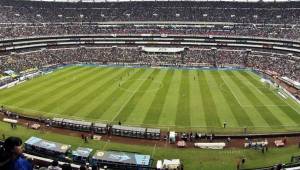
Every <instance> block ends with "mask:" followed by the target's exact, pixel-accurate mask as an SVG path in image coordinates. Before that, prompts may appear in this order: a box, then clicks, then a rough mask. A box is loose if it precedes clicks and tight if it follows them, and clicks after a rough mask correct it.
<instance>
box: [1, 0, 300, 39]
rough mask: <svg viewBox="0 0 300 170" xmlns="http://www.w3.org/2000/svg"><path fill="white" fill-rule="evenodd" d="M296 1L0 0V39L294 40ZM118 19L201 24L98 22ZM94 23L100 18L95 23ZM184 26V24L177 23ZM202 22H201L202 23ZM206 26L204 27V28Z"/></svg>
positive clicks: (298, 16) (298, 14) (298, 32)
mask: <svg viewBox="0 0 300 170" xmlns="http://www.w3.org/2000/svg"><path fill="white" fill-rule="evenodd" d="M299 4H300V3H297V2H285V3H266V4H264V3H262V4H260V3H242V2H240V3H238V2H236V3H230V2H227V3H221V2H217V3H216V2H189V3H183V2H174V1H173V2H131V3H126V2H125V3H110V2H106V3H95V4H94V3H93V4H92V5H91V3H53V2H30V1H15V0H12V1H6V0H4V1H1V2H0V21H1V23H0V38H11V37H20V36H33V35H62V34H96V33H124V34H126V33H137V34H139V33H154V34H155V33H157V34H200V35H201V34H203V35H210V34H213V35H242V36H258V37H274V38H285V39H299V38H300V28H299V26H297V25H298V24H299V23H300V5H299ZM119 21H173V22H174V21H185V22H186V21H191V22H201V23H202V24H203V23H205V24H203V25H204V26H203V25H202V26H197V25H196V26H193V25H192V26H188V25H185V26H182V25H181V26H178V27H176V25H172V24H170V25H167V26H166V25H164V26H161V25H159V24H158V25H157V24H156V25H155V24H154V25H150V26H149V25H148V24H146V26H144V27H142V26H141V24H125V25H117V26H116V25H114V26H112V25H110V26H109V25H106V24H104V25H103V22H119ZM99 22H102V26H101V24H99ZM147 25H148V26H147ZM183 25H184V24H183ZM205 25H206V26H205ZM207 25H208V26H207Z"/></svg>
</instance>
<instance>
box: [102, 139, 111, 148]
mask: <svg viewBox="0 0 300 170" xmlns="http://www.w3.org/2000/svg"><path fill="white" fill-rule="evenodd" d="M109 142H110V140H109V139H107V141H106V142H105V144H104V145H103V147H102V150H103V151H104V150H105V148H106V146H107V144H108V143H109Z"/></svg>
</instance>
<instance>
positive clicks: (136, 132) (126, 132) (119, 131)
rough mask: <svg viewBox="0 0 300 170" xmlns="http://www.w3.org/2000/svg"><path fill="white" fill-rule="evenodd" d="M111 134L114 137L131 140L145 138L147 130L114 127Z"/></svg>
mask: <svg viewBox="0 0 300 170" xmlns="http://www.w3.org/2000/svg"><path fill="white" fill-rule="evenodd" d="M111 133H112V135H116V136H125V137H131V138H145V137H146V128H141V127H132V126H121V125H112V127H111Z"/></svg>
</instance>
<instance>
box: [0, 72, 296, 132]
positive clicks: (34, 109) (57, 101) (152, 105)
mask: <svg viewBox="0 0 300 170" xmlns="http://www.w3.org/2000/svg"><path fill="white" fill-rule="evenodd" d="M0 104H1V105H4V106H5V107H7V108H9V109H11V110H14V111H18V112H22V113H25V114H30V115H37V116H48V117H69V118H74V119H85V120H90V121H99V122H112V123H116V122H118V121H121V122H122V123H123V124H128V125H138V126H145V127H158V128H162V129H174V130H199V131H209V132H210V131H214V132H216V133H218V132H222V133H239V132H243V128H244V127H247V128H248V130H249V131H250V132H275V131H296V130H298V129H299V127H300V126H299V125H300V105H299V104H296V103H295V102H294V101H292V99H290V98H289V99H283V98H282V97H280V96H279V95H278V94H277V91H276V90H274V89H270V88H268V87H267V86H266V85H264V84H263V83H261V81H260V77H258V76H257V75H256V74H254V73H252V72H251V71H214V70H179V69H171V68H170V69H153V68H116V67H95V66H69V67H65V68H63V69H59V70H56V71H54V72H53V73H51V74H47V75H44V76H41V77H39V78H35V79H33V80H30V81H27V82H25V83H23V84H20V85H17V86H15V87H12V88H9V89H4V90H0ZM225 121H226V122H227V128H226V129H223V128H222V125H223V122H225Z"/></svg>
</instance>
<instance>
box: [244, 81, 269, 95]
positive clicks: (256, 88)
mask: <svg viewBox="0 0 300 170" xmlns="http://www.w3.org/2000/svg"><path fill="white" fill-rule="evenodd" d="M246 84H248V85H250V86H252V88H254V89H255V90H256V91H257V92H258V93H259V94H261V95H263V96H266V95H265V94H263V93H262V92H261V91H260V90H259V89H258V87H256V86H255V85H254V84H252V83H251V82H248V83H246ZM250 88H251V87H250Z"/></svg>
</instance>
